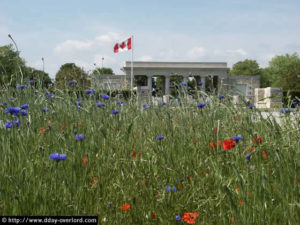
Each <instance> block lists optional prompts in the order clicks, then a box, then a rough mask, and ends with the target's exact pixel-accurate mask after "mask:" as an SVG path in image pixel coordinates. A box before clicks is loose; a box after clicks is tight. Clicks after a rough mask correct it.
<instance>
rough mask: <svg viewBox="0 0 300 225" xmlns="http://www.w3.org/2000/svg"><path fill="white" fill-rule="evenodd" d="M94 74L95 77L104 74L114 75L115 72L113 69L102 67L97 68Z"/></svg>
mask: <svg viewBox="0 0 300 225" xmlns="http://www.w3.org/2000/svg"><path fill="white" fill-rule="evenodd" d="M92 74H93V75H103V74H111V75H114V71H113V70H112V69H111V68H106V67H103V68H100V67H97V68H95V69H94V70H93V72H92Z"/></svg>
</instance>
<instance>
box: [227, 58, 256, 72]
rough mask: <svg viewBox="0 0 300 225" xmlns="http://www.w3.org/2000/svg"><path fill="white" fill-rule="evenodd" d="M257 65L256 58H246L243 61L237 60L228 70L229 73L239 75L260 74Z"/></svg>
mask: <svg viewBox="0 0 300 225" xmlns="http://www.w3.org/2000/svg"><path fill="white" fill-rule="evenodd" d="M260 72H261V71H260V69H259V65H258V63H257V62H256V60H250V59H246V60H244V61H239V62H237V63H236V64H234V65H233V67H232V69H231V70H230V71H229V75H232V76H239V75H248V76H250V75H260Z"/></svg>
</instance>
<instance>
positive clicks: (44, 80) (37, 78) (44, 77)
mask: <svg viewBox="0 0 300 225" xmlns="http://www.w3.org/2000/svg"><path fill="white" fill-rule="evenodd" d="M25 75H26V79H28V80H33V85H34V86H35V87H42V88H47V87H49V85H50V84H52V81H51V79H50V77H49V74H48V73H46V72H44V71H42V70H36V69H34V68H32V67H26V68H25Z"/></svg>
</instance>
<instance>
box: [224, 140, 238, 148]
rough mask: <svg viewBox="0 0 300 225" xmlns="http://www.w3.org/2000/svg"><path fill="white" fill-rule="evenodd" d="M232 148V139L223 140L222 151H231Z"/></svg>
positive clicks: (233, 144)
mask: <svg viewBox="0 0 300 225" xmlns="http://www.w3.org/2000/svg"><path fill="white" fill-rule="evenodd" d="M234 146H235V141H234V140H233V139H232V138H230V139H227V140H224V142H223V149H224V150H229V149H232V148H234Z"/></svg>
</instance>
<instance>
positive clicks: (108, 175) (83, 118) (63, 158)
mask: <svg viewBox="0 0 300 225" xmlns="http://www.w3.org/2000/svg"><path fill="white" fill-rule="evenodd" d="M0 104H1V107H0V120H1V121H0V159H1V167H0V184H1V185H0V189H1V191H0V214H1V215H52V216H53V215H97V216H98V218H99V223H100V224H149V225H150V224H244V225H245V224H299V222H300V213H299V212H300V208H299V207H300V202H299V199H300V188H299V183H300V178H299V174H300V167H299V166H300V139H299V137H300V131H299V122H300V117H299V110H296V109H295V108H293V109H292V112H289V111H285V110H284V112H283V113H279V112H278V115H277V116H278V117H279V118H280V124H279V123H278V122H276V121H277V120H276V118H274V116H273V115H272V114H270V115H269V116H267V117H265V116H264V115H263V113H262V112H261V110H258V109H256V108H255V107H254V108H252V109H250V108H248V107H247V106H245V105H243V104H237V105H233V104H232V103H231V101H230V100H229V98H228V97H227V96H224V98H223V97H221V96H211V97H210V101H209V102H205V100H204V98H203V97H202V96H201V95H199V96H198V98H197V103H193V104H190V103H188V102H185V100H182V102H181V103H180V104H178V103H173V104H170V103H164V102H160V103H159V104H158V105H150V104H147V103H146V102H145V103H140V104H137V102H136V101H134V100H125V99H124V98H122V96H120V95H116V96H108V95H105V94H103V93H101V92H100V93H98V92H94V91H93V90H88V91H85V92H84V93H83V95H82V96H77V95H76V93H75V92H74V93H71V94H68V95H67V94H64V93H63V92H59V91H57V90H56V91H55V94H54V91H53V92H49V91H48V92H46V93H45V91H43V90H40V91H38V90H35V89H33V88H31V87H30V86H28V87H27V88H25V87H24V88H23V89H22V88H18V89H13V90H4V91H3V92H2V93H1V97H0ZM290 105H291V104H290ZM278 110H280V109H278ZM253 116H255V117H259V121H258V120H253ZM291 121H292V122H291Z"/></svg>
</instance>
